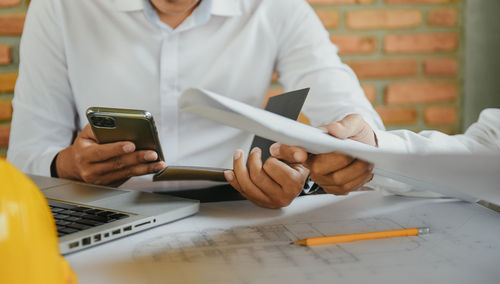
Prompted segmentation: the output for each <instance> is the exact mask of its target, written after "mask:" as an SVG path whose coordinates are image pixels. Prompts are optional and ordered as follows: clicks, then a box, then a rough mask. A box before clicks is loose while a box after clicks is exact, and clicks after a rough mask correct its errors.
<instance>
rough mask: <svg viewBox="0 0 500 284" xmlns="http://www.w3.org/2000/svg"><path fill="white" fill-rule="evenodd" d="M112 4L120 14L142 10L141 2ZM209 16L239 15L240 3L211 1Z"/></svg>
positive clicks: (119, 0) (130, 0) (235, 0)
mask: <svg viewBox="0 0 500 284" xmlns="http://www.w3.org/2000/svg"><path fill="white" fill-rule="evenodd" d="M202 1H203V0H202ZM113 2H114V6H115V7H116V9H117V10H118V11H122V12H132V11H140V10H143V9H144V2H143V0H113ZM211 14H212V15H217V16H238V15H241V2H240V1H239V0H212V7H211Z"/></svg>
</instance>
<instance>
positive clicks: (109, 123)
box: [104, 117, 115, 127]
mask: <svg viewBox="0 0 500 284" xmlns="http://www.w3.org/2000/svg"><path fill="white" fill-rule="evenodd" d="M104 126H105V127H115V121H114V119H113V118H111V117H106V118H105V119H104Z"/></svg>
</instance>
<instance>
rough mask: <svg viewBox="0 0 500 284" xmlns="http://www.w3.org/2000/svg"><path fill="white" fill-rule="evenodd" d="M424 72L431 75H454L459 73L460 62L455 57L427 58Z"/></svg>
mask: <svg viewBox="0 0 500 284" xmlns="http://www.w3.org/2000/svg"><path fill="white" fill-rule="evenodd" d="M424 73H425V74H427V75H431V76H454V75H457V73H458V62H457V60H456V59H455V58H430V59H426V60H425V61H424Z"/></svg>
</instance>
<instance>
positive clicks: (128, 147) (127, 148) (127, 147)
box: [122, 144, 135, 153]
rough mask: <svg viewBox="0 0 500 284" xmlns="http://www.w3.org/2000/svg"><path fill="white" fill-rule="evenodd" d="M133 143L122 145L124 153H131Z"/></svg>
mask: <svg viewBox="0 0 500 284" xmlns="http://www.w3.org/2000/svg"><path fill="white" fill-rule="evenodd" d="M134 148H135V147H134V145H133V144H126V145H125V146H123V148H122V149H123V152H125V153H131V152H133V151H134Z"/></svg>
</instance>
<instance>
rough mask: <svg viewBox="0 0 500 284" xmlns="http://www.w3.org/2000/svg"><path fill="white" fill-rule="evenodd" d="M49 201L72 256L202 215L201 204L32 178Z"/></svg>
mask: <svg viewBox="0 0 500 284" xmlns="http://www.w3.org/2000/svg"><path fill="white" fill-rule="evenodd" d="M28 176H29V177H30V178H31V179H32V180H33V181H34V182H35V184H36V185H37V186H38V187H39V188H40V189H41V190H42V193H43V195H44V196H45V198H47V202H48V203H49V206H50V209H51V210H52V214H53V215H54V219H55V221H56V226H57V234H58V236H59V251H60V252H61V254H68V253H72V252H76V251H79V250H82V249H86V248H90V247H93V246H96V245H99V244H102V243H106V242H109V241H111V240H115V239H118V238H121V237H124V236H127V235H130V234H133V233H136V232H139V231H143V230H146V229H149V228H152V227H155V226H158V225H162V224H165V223H169V222H172V221H175V220H178V219H181V218H184V217H187V216H190V215H193V214H195V213H196V212H198V209H199V201H197V200H190V199H185V198H180V197H174V196H168V195H163V194H154V193H146V192H140V191H134V190H123V189H116V188H111V187H106V186H97V185H91V184H86V183H81V182H76V181H70V180H65V179H57V178H50V177H43V176H35V175H28Z"/></svg>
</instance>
